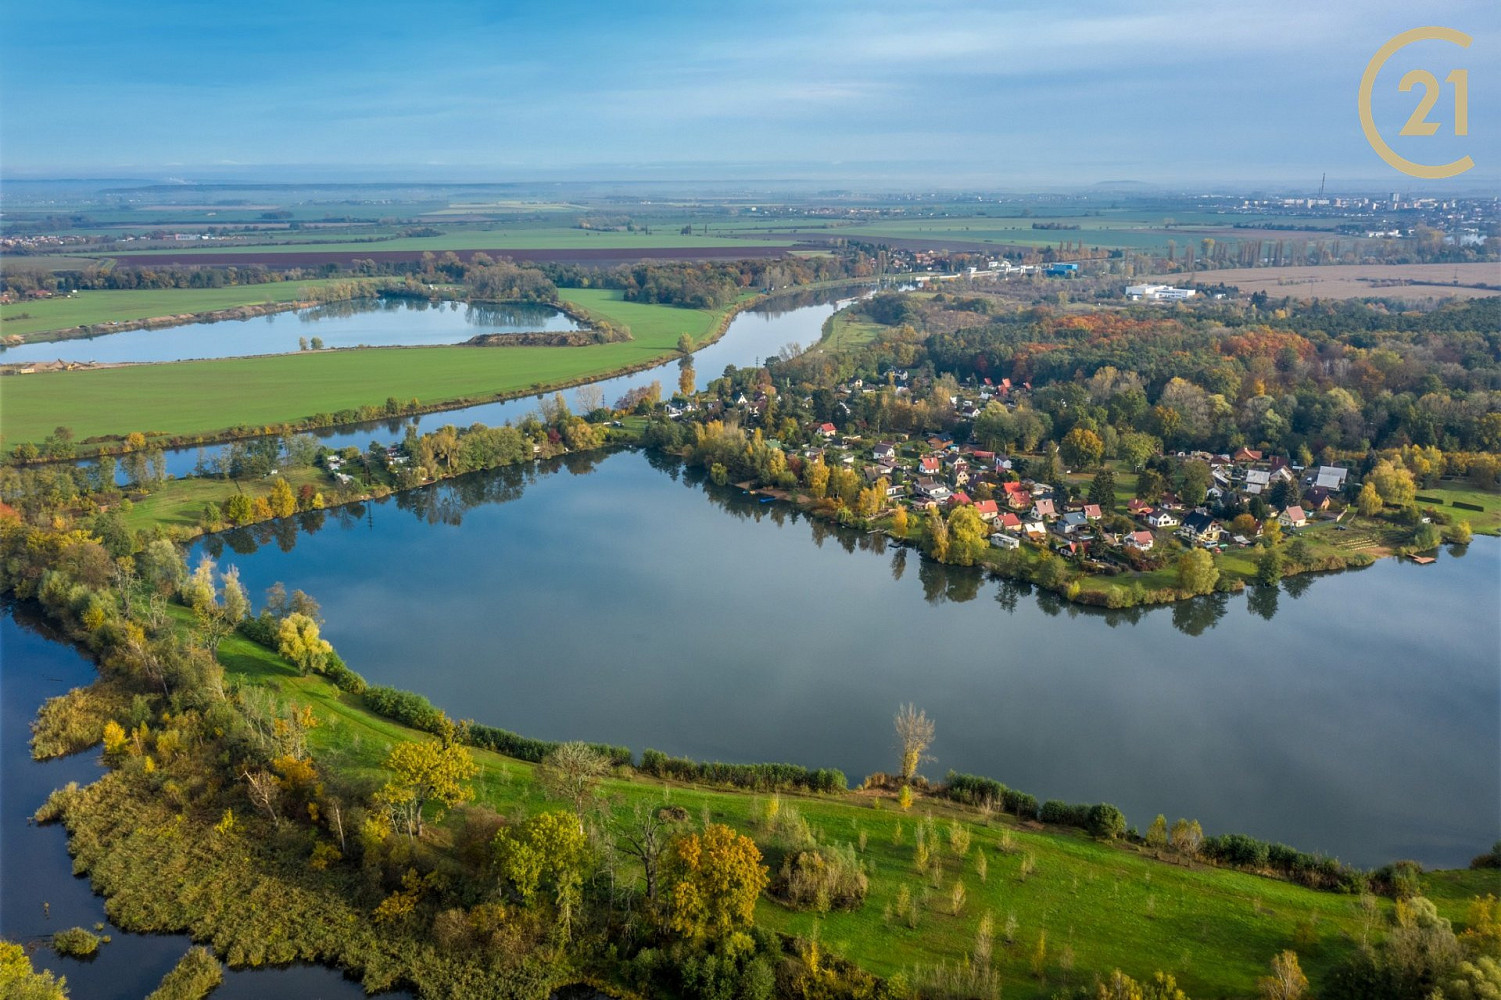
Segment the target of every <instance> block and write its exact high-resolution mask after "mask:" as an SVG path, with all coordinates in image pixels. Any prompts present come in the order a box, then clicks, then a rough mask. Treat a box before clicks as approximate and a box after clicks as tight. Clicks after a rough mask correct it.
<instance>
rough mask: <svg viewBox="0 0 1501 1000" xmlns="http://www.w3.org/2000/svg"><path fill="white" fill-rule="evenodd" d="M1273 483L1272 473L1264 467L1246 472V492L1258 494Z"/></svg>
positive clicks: (1253, 494)
mask: <svg viewBox="0 0 1501 1000" xmlns="http://www.w3.org/2000/svg"><path fill="white" fill-rule="evenodd" d="M1270 485H1272V474H1271V473H1270V472H1267V471H1265V470H1264V469H1252V470H1251V471H1249V472H1247V473H1246V492H1247V493H1249V494H1251V495H1252V496H1256V495H1257V494H1258V493H1260V492H1261V491H1262V490H1264V489H1266V488H1267V487H1268V486H1270Z"/></svg>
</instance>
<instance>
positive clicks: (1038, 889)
mask: <svg viewBox="0 0 1501 1000" xmlns="http://www.w3.org/2000/svg"><path fill="white" fill-rule="evenodd" d="M183 613H184V615H185V614H186V612H183ZM220 658H221V659H222V660H223V661H224V663H225V665H226V667H227V668H228V669H229V671H230V672H231V673H232V674H235V675H238V676H239V677H241V678H243V679H245V680H249V681H254V682H258V683H265V684H268V685H271V686H273V687H274V688H276V689H278V690H279V691H280V692H281V693H282V694H283V695H284V696H286V697H289V698H291V699H293V700H295V701H297V702H299V703H303V704H307V705H311V706H312V708H313V709H314V712H315V713H316V715H317V716H318V718H319V721H320V725H319V726H318V728H316V729H314V730H313V731H312V733H311V736H310V739H311V743H312V745H313V748H314V752H315V755H316V756H317V758H318V759H319V760H320V762H321V765H322V766H323V767H325V768H327V767H335V768H338V769H340V770H341V771H347V772H350V773H355V774H364V775H367V776H370V777H377V776H378V774H379V764H380V761H381V760H382V759H383V757H384V756H385V754H386V753H387V751H388V748H389V747H390V746H391V745H392V744H394V743H396V742H398V741H401V740H411V739H426V738H427V737H426V736H425V734H421V733H416V732H414V731H411V730H408V729H406V728H404V727H402V726H400V725H398V724H396V723H394V722H391V721H390V720H387V719H384V718H381V717H379V716H375V715H372V714H370V713H368V712H366V711H365V710H364V709H363V707H362V706H361V705H360V703H359V699H358V698H356V697H355V696H352V695H348V694H344V693H342V692H339V691H337V690H336V689H335V688H333V687H332V686H331V685H330V684H328V683H327V682H325V681H324V680H322V679H321V678H318V677H303V676H300V675H298V674H297V673H296V672H295V670H294V669H293V668H292V667H291V666H290V665H288V664H287V663H286V662H285V661H283V660H282V659H281V658H280V657H277V656H276V655H274V654H272V653H270V652H269V651H267V650H265V649H263V648H261V647H259V646H256V645H254V644H253V643H250V642H248V641H247V640H245V639H243V638H242V637H239V636H234V637H231V638H229V639H227V640H225V642H224V644H223V645H222V646H221V647H220ZM480 721H484V720H480ZM638 749H639V748H638ZM475 759H476V761H477V762H478V763H479V765H480V768H481V774H480V777H479V778H478V779H477V780H476V781H475V789H476V795H477V800H478V801H479V802H480V803H482V804H484V805H487V806H490V807H491V808H494V809H496V810H497V811H499V812H501V813H502V814H504V815H514V814H515V813H517V812H518V811H520V812H527V813H529V812H533V811H536V810H539V809H542V808H560V805H559V804H558V803H556V802H548V801H547V800H546V799H544V798H543V797H542V795H541V794H540V792H539V791H538V790H537V787H536V786H535V784H534V783H533V781H532V778H531V774H532V766H531V765H530V764H527V763H525V762H522V761H517V760H514V759H510V758H506V757H502V756H500V755H498V754H494V753H490V752H485V751H477V752H476V753H475ZM604 792H605V795H606V797H607V801H608V802H609V803H610V807H611V808H612V809H613V810H614V811H615V812H616V813H617V814H624V813H627V812H628V811H629V809H630V808H631V807H632V805H633V804H634V803H636V802H640V801H646V802H649V803H661V802H664V801H670V802H671V803H672V804H675V805H680V806H683V807H685V808H686V809H687V810H688V811H689V814H690V815H691V816H693V817H694V818H695V819H699V818H702V817H708V818H710V819H712V820H713V821H716V822H726V823H729V824H730V825H732V826H734V827H736V828H738V829H740V830H742V831H744V832H749V833H751V834H752V835H753V836H754V837H755V839H756V840H757V842H758V843H759V844H760V845H761V847H762V851H763V853H764V854H765V856H766V859H767V861H768V863H769V864H770V865H771V867H772V868H773V869H775V868H776V867H777V866H778V865H779V863H780V857H781V856H782V854H783V852H784V849H783V847H782V846H781V843H780V842H779V840H778V839H777V838H776V837H775V836H774V835H772V834H771V833H770V832H768V830H767V829H766V824H765V823H764V822H763V819H762V817H764V814H765V810H766V806H767V803H768V801H769V797H768V796H761V795H753V794H749V793H740V792H731V791H722V790H718V789H706V788H699V787H693V786H685V785H680V784H674V785H672V786H670V787H669V786H667V785H665V784H664V783H662V782H660V781H657V780H655V779H648V778H645V777H642V776H637V775H621V776H618V777H616V778H614V779H612V780H610V781H608V782H607V783H606V785H605V788H604ZM789 810H795V811H796V812H798V813H800V814H801V816H802V817H803V818H804V819H805V820H806V821H807V822H808V823H809V824H810V825H811V826H812V827H813V828H814V829H815V830H817V831H819V833H820V835H821V837H822V838H823V840H824V841H825V842H830V843H846V842H847V843H851V844H858V842H859V838H860V835H861V834H862V833H863V834H865V837H866V847H865V849H864V851H863V854H862V858H863V860H864V861H865V863H866V864H867V866H868V868H869V871H870V877H871V890H870V895H869V898H868V899H867V900H866V902H865V904H864V905H863V906H862V907H861V908H859V909H858V910H856V911H854V912H850V913H840V912H834V913H830V914H827V915H825V916H822V917H818V916H815V915H814V914H811V913H799V912H794V911H791V910H788V909H787V908H785V907H783V906H781V905H780V904H778V903H776V902H774V901H772V900H770V899H768V898H765V897H763V898H762V900H761V902H760V904H759V906H758V909H757V921H758V922H759V923H761V924H763V925H765V926H768V927H771V928H774V929H776V930H779V931H783V932H786V933H795V934H803V935H809V934H813V933H815V932H816V933H817V935H818V939H819V940H820V942H821V943H822V944H823V945H824V946H825V947H826V948H830V949H832V950H833V951H835V952H837V953H839V954H841V955H843V956H845V957H847V958H850V959H853V960H854V961H856V962H857V963H859V964H860V965H861V966H862V967H864V968H866V969H868V970H869V971H871V972H874V973H876V974H878V975H890V974H892V973H894V972H898V971H901V970H903V969H911V968H913V967H914V966H917V965H932V964H934V963H936V962H938V961H940V960H948V961H956V960H962V959H964V958H965V956H966V954H967V952H968V951H969V949H970V948H971V947H972V946H973V941H974V934H975V928H976V925H977V924H978V922H979V920H980V918H981V915H982V914H983V913H985V912H990V913H991V914H992V915H993V916H994V919H995V927H996V949H995V961H996V964H997V966H998V968H999V970H1000V972H1001V975H1002V977H1003V979H1004V981H1005V983H1006V996H1008V997H1013V998H1038V1000H1041V998H1044V997H1048V996H1050V995H1051V994H1052V993H1053V991H1055V990H1057V989H1058V988H1059V987H1060V986H1064V985H1067V984H1073V985H1080V984H1083V983H1086V982H1088V981H1089V980H1090V977H1091V976H1092V974H1093V973H1094V972H1096V971H1098V972H1104V973H1108V972H1109V971H1110V970H1111V969H1112V968H1116V967H1119V968H1122V969H1123V970H1125V971H1126V972H1128V973H1130V974H1131V975H1133V976H1135V977H1137V978H1143V977H1146V976H1148V975H1150V974H1151V973H1152V972H1153V971H1155V970H1158V969H1161V970H1164V971H1171V972H1173V973H1174V974H1175V975H1176V976H1177V977H1178V979H1179V982H1180V985H1182V986H1183V987H1184V988H1185V989H1186V990H1187V991H1188V992H1189V994H1190V995H1193V996H1226V995H1232V996H1242V995H1249V994H1251V993H1252V992H1253V991H1254V988H1255V979H1256V977H1257V976H1258V975H1263V974H1265V972H1266V971H1267V967H1268V963H1269V962H1270V960H1271V958H1272V956H1273V955H1274V954H1276V953H1277V952H1278V951H1280V950H1282V949H1284V948H1289V947H1296V949H1297V950H1298V952H1299V954H1300V957H1301V959H1302V963H1303V968H1304V969H1305V971H1307V972H1308V973H1309V975H1310V977H1311V978H1312V979H1313V981H1314V983H1315V985H1317V983H1318V981H1319V976H1320V974H1321V973H1327V972H1328V971H1329V969H1331V968H1332V967H1333V965H1334V964H1335V963H1337V962H1338V961H1339V959H1340V958H1341V957H1342V956H1343V955H1345V954H1347V953H1348V952H1349V950H1350V949H1351V947H1352V944H1351V942H1352V941H1353V940H1355V939H1357V938H1358V936H1359V933H1360V918H1359V915H1358V910H1357V907H1356V901H1355V900H1354V899H1353V898H1352V897H1349V896H1340V895H1335V894H1331V893H1320V892H1314V891H1311V890H1307V889H1302V888H1299V887H1297V886H1294V885H1291V884H1289V883H1285V882H1281V881H1277V880H1273V879H1267V878H1262V877H1259V876H1255V875H1249V874H1245V873H1241V872H1234V871H1224V870H1220V869H1215V868H1209V867H1202V866H1189V865H1183V864H1178V863H1175V862H1173V861H1171V860H1159V859H1157V858H1155V857H1152V856H1150V855H1149V854H1147V853H1144V852H1142V851H1140V850H1138V849H1136V848H1133V847H1129V846H1118V845H1108V844H1102V843H1098V842H1095V841H1093V840H1091V839H1090V838H1088V837H1086V836H1085V835H1083V834H1082V833H1079V832H1077V831H1059V830H1051V829H1042V828H1039V827H1036V826H1035V825H1033V826H1032V827H1030V828H1023V827H1021V826H1019V825H1018V824H1016V823H1015V822H1014V821H1011V820H994V821H992V822H991V823H990V824H989V825H987V824H985V823H983V822H982V821H981V820H980V819H979V817H978V815H977V814H976V813H974V812H973V811H967V810H963V809H960V808H958V807H955V806H953V805H951V804H948V803H945V802H942V801H939V800H921V799H920V800H919V801H918V803H917V805H916V806H914V808H913V809H912V811H911V812H910V813H906V814H904V813H903V812H902V811H901V810H900V808H899V807H898V806H897V804H896V803H895V802H894V801H893V800H892V798H891V797H889V796H884V795H882V796H876V795H872V794H867V793H850V794H846V795H842V796H782V797H781V811H782V814H783V816H784V817H785V816H786V814H787V813H788V811H789ZM929 812H931V813H932V814H933V816H934V819H935V821H936V822H937V826H938V831H939V833H940V838H939V839H940V841H941V842H942V843H943V844H944V848H943V850H942V851H941V852H940V854H941V857H942V865H941V869H942V870H941V874H940V876H939V878H938V880H937V882H938V885H937V887H936V888H935V887H934V886H933V884H932V880H931V878H930V877H926V876H920V875H919V874H918V872H917V871H916V869H915V867H914V862H913V856H914V844H915V831H916V826H917V825H918V824H919V823H920V822H921V821H922V817H923V816H924V815H925V814H927V813H929ZM1139 819H1140V820H1141V825H1145V821H1146V819H1147V818H1146V817H1140V818H1139ZM954 820H957V821H959V822H960V823H962V824H964V825H965V826H966V827H967V829H968V830H969V832H970V834H971V837H972V841H973V843H972V846H971V847H970V848H969V850H968V852H967V853H966V854H965V855H964V856H963V857H960V856H958V855H956V854H955V852H953V851H952V850H950V849H949V848H948V846H947V845H948V839H947V836H948V830H949V825H950V822H951V821H954ZM445 838H446V834H445V833H444V832H443V828H442V827H441V826H435V827H434V834H433V839H434V842H435V843H438V844H441V843H442V842H444V840H445ZM980 851H983V852H984V854H985V856H986V859H987V861H988V872H987V877H986V878H985V879H984V880H981V878H980V876H979V874H978V872H977V870H976V861H975V859H976V856H977V853H978V852H980ZM1027 859H1030V862H1028V861H1027ZM1024 864H1026V865H1028V866H1029V867H1030V868H1032V870H1031V872H1030V873H1029V874H1026V875H1024V874H1023V867H1024ZM1481 875H1489V873H1471V872H1442V873H1434V874H1431V875H1427V876H1425V879H1426V880H1427V884H1428V885H1429V886H1430V891H1431V892H1432V895H1433V898H1434V899H1435V902H1437V903H1438V904H1439V906H1440V909H1441V911H1442V912H1444V913H1445V915H1446V916H1449V917H1451V918H1454V919H1462V918H1463V914H1464V909H1465V906H1466V905H1467V903H1468V901H1469V899H1470V898H1472V897H1473V896H1474V895H1475V894H1476V893H1479V892H1482V891H1485V890H1486V887H1487V886H1489V885H1493V884H1494V880H1493V879H1492V880H1491V881H1486V880H1485V879H1482V878H1479V877H1478V876H1481ZM956 881H957V882H960V883H962V884H963V885H964V887H965V891H966V895H967V899H966V901H965V903H964V904H963V906H962V907H961V908H960V910H959V912H958V913H957V914H955V913H954V912H953V905H952V898H953V897H952V890H953V885H954V884H955V882H956ZM903 887H906V889H907V890H908V892H909V893H910V894H911V896H912V897H913V898H915V899H917V900H919V901H920V906H919V915H918V918H917V921H916V926H915V927H909V926H908V925H907V922H906V921H903V920H898V919H893V920H891V921H890V922H888V921H887V919H886V916H885V911H886V908H887V905H888V904H889V903H893V902H894V900H895V899H896V897H897V894H898V893H899V892H900V891H901V889H902V888H903ZM1386 905H1387V904H1386V903H1385V902H1383V903H1382V908H1383V909H1385V908H1386ZM1013 916H1014V917H1015V925H1016V931H1015V934H1014V938H1013V941H1012V943H1009V944H1008V943H1007V942H1006V935H1005V928H1006V926H1007V923H1008V920H1009V918H1010V917H1013ZM1043 932H1046V935H1047V958H1046V960H1045V962H1044V966H1045V978H1043V979H1039V978H1037V977H1034V976H1033V975H1032V974H1031V972H1030V957H1031V954H1032V952H1033V950H1034V949H1035V948H1036V945H1037V940H1038V936H1039V934H1041V933H1043ZM1299 938H1300V939H1301V941H1296V942H1295V939H1299ZM1065 947H1066V948H1067V949H1068V954H1070V955H1071V957H1072V962H1071V963H1069V962H1067V961H1065V960H1064V955H1065V954H1066V953H1065V951H1064V949H1065ZM1070 964H1071V965H1072V971H1070V970H1069V969H1068V968H1066V966H1068V965H1070Z"/></svg>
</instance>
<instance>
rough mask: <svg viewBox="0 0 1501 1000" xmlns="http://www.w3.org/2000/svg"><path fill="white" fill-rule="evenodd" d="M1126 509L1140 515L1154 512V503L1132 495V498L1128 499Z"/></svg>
mask: <svg viewBox="0 0 1501 1000" xmlns="http://www.w3.org/2000/svg"><path fill="white" fill-rule="evenodd" d="M1126 509H1127V510H1128V511H1130V512H1131V513H1132V514H1135V515H1137V516H1138V517H1141V516H1145V515H1147V514H1150V513H1152V505H1151V504H1149V503H1147V502H1146V501H1145V500H1139V499H1137V498H1136V497H1132V498H1131V499H1130V500H1127V501H1126Z"/></svg>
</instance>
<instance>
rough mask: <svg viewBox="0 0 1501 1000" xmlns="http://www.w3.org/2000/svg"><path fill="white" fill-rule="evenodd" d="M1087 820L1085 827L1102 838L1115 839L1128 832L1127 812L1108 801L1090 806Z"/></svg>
mask: <svg viewBox="0 0 1501 1000" xmlns="http://www.w3.org/2000/svg"><path fill="white" fill-rule="evenodd" d="M1087 822H1088V825H1087V826H1086V827H1085V829H1087V830H1088V831H1089V832H1090V833H1091V834H1092V835H1094V836H1096V837H1099V838H1100V839H1101V840H1115V839H1116V838H1117V837H1119V836H1120V835H1121V834H1123V833H1125V832H1126V814H1125V813H1123V812H1121V811H1120V810H1119V809H1117V808H1116V807H1115V806H1113V805H1111V804H1110V803H1108V802H1101V803H1100V804H1098V805H1093V806H1090V807H1089V815H1088V819H1087Z"/></svg>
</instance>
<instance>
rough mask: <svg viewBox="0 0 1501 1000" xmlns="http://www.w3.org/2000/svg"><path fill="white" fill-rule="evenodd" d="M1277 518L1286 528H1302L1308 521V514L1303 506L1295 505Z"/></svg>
mask: <svg viewBox="0 0 1501 1000" xmlns="http://www.w3.org/2000/svg"><path fill="white" fill-rule="evenodd" d="M1277 520H1278V521H1281V522H1282V526H1283V527H1284V528H1301V527H1303V525H1305V524H1307V523H1308V515H1307V514H1306V513H1305V512H1304V510H1303V508H1302V507H1299V506H1296V505H1294V506H1292V507H1289V508H1287V510H1284V511H1283V512H1282V516H1281V517H1279V518H1277Z"/></svg>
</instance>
